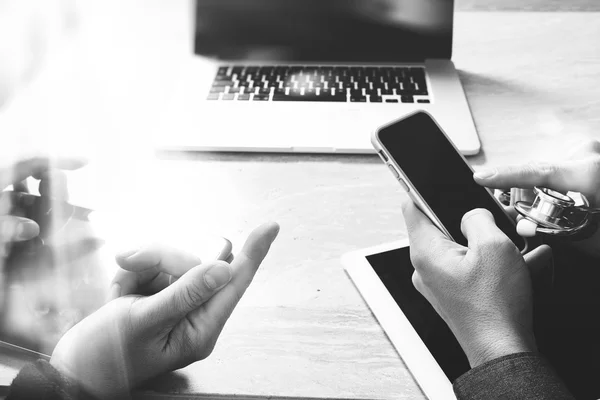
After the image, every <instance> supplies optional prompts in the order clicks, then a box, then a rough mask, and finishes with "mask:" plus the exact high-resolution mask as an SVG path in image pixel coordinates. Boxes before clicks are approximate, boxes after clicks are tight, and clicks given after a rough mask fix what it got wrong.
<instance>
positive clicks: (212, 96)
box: [206, 93, 219, 100]
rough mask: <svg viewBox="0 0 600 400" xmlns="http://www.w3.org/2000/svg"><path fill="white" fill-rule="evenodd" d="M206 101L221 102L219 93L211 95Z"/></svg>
mask: <svg viewBox="0 0 600 400" xmlns="http://www.w3.org/2000/svg"><path fill="white" fill-rule="evenodd" d="M206 100H219V93H211V94H209V95H208V97H207V98H206Z"/></svg>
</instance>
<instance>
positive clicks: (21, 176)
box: [0, 157, 86, 188]
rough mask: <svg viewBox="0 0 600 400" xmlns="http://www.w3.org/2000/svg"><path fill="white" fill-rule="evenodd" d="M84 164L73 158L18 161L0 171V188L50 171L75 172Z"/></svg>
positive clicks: (41, 158)
mask: <svg viewBox="0 0 600 400" xmlns="http://www.w3.org/2000/svg"><path fill="white" fill-rule="evenodd" d="M85 164H86V162H85V161H84V160H82V159H75V158H58V159H50V158H46V157H34V158H30V159H27V160H23V161H19V162H18V163H16V164H15V165H14V166H12V167H10V168H5V169H2V170H0V188H5V187H6V186H8V185H10V184H12V183H13V182H20V181H23V180H25V179H26V178H28V177H30V176H33V177H36V176H39V174H41V173H42V172H44V171H48V170H50V169H62V170H68V171H71V170H75V169H78V168H81V167H83V166H84V165H85Z"/></svg>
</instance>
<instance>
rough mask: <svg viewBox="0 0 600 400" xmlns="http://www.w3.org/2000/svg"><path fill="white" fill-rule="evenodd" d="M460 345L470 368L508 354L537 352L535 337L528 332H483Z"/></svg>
mask: <svg viewBox="0 0 600 400" xmlns="http://www.w3.org/2000/svg"><path fill="white" fill-rule="evenodd" d="M462 347H463V350H464V351H465V354H466V355H467V358H468V359H469V364H470V365H471V368H475V367H477V366H479V365H482V364H485V363H486V362H488V361H492V360H495V359H496V358H499V357H503V356H507V355H510V354H515V353H526V352H537V344H536V342H535V337H534V335H533V333H530V332H494V333H493V334H484V335H480V336H478V337H476V338H474V339H473V340H470V341H469V343H468V344H466V345H464V346H462Z"/></svg>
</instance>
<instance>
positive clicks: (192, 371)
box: [0, 2, 600, 399]
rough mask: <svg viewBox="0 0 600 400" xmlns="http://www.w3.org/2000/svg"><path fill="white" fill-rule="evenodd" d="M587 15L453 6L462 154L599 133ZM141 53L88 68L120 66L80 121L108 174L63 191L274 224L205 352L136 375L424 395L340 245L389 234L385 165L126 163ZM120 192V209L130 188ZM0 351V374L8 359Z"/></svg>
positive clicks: (194, 216) (198, 158)
mask: <svg viewBox="0 0 600 400" xmlns="http://www.w3.org/2000/svg"><path fill="white" fill-rule="evenodd" d="M579 4H583V2H579ZM599 18H600V15H599V14H598V13H593V12H592V13H577V12H572V13H563V12H554V13H536V12H527V13H515V12H502V13H495V12H494V13H486V12H461V13H458V14H457V20H456V28H455V29H456V36H455V45H454V49H455V50H454V57H453V59H454V61H455V64H456V66H457V68H458V69H459V71H460V76H461V80H462V82H463V84H464V87H465V90H466V93H467V96H468V99H469V103H470V105H471V109H472V112H473V115H474V118H475V121H476V125H477V128H478V131H479V134H480V137H481V141H482V144H483V152H482V153H481V154H480V155H478V156H476V157H473V158H471V159H470V161H471V162H472V163H473V165H474V166H475V167H479V166H482V165H499V164H503V163H517V162H525V161H528V160H533V159H543V158H547V157H555V156H557V155H559V154H560V153H561V151H563V149H564V148H565V147H566V146H567V143H569V142H572V143H575V142H577V141H580V140H581V137H580V136H579V134H580V133H587V134H592V135H595V136H596V137H599V134H598V133H596V132H600V89H599V88H598V83H600V47H598V46H597V40H596V39H595V38H598V37H600V24H598V20H599ZM183 30H184V29H183ZM183 30H182V31H183ZM178 46H179V47H177V46H175V47H172V48H171V50H169V51H172V52H175V51H179V50H181V49H182V45H181V44H179V45H178ZM166 47H167V46H166V45H165V48H166ZM147 56H148V57H149V58H144V57H141V58H140V59H137V60H133V59H128V61H131V63H132V64H131V65H130V64H129V63H127V62H123V64H122V65H121V66H123V65H124V67H123V68H125V70H123V69H117V67H116V66H114V65H112V64H111V63H106V64H103V68H104V69H103V71H108V72H109V73H110V72H114V71H117V70H118V71H120V72H121V73H122V74H123V75H124V76H123V77H121V78H118V79H121V81H118V82H117V83H115V81H114V80H111V83H112V85H111V86H110V87H109V89H106V88H103V89H100V87H104V86H105V84H106V82H107V81H106V80H103V79H102V78H99V77H98V76H99V75H94V76H95V77H96V78H97V80H96V81H94V82H92V83H89V82H88V83H87V84H89V85H91V87H94V88H95V90H99V91H100V92H102V90H105V91H106V90H114V89H115V88H117V89H118V91H117V92H118V94H119V95H118V96H114V99H112V101H113V104H115V107H114V109H117V111H114V114H113V115H111V117H112V118H113V121H112V122H107V121H106V120H104V119H98V118H96V121H97V122H98V123H97V124H96V125H95V128H94V129H97V132H100V131H104V132H108V131H110V132H112V133H114V134H115V135H116V136H114V137H112V139H110V140H108V141H106V138H105V141H102V142H100V141H99V142H98V143H99V144H101V146H100V150H98V151H102V149H105V150H106V154H112V155H113V158H112V160H111V163H106V164H105V165H104V166H105V167H106V168H107V170H108V171H110V172H112V175H111V174H109V176H108V177H104V175H103V176H100V175H94V176H93V178H98V182H99V183H98V185H96V186H102V188H103V190H101V189H98V188H97V187H95V185H90V184H87V182H89V178H90V176H89V173H88V175H87V178H86V179H87V181H86V180H83V178H82V177H81V176H79V175H78V176H76V177H75V181H76V182H79V184H80V187H79V188H78V187H74V188H73V190H72V191H73V196H74V201H75V200H76V199H77V197H79V198H81V199H84V198H85V197H86V196H87V197H93V198H95V199H96V198H102V199H105V201H106V203H107V204H112V205H113V206H114V205H115V204H116V203H117V202H115V201H114V200H112V201H111V200H110V199H109V198H106V196H104V197H102V194H101V192H103V191H106V187H107V186H106V185H111V186H110V191H112V193H114V192H115V191H116V190H121V191H122V192H123V193H127V194H130V195H131V196H132V197H134V198H135V199H136V200H137V201H139V200H140V199H143V200H144V202H145V203H146V209H153V210H155V214H154V215H153V220H154V221H161V222H164V223H165V224H167V226H170V227H173V228H177V227H182V226H184V225H185V226H187V227H189V226H190V225H192V226H202V227H204V228H205V229H208V230H210V229H215V230H217V231H218V232H221V233H223V234H225V235H227V236H229V237H231V238H233V239H234V243H235V244H237V246H239V245H240V244H241V240H242V239H241V238H242V237H243V234H245V233H247V232H248V231H249V230H250V229H251V228H252V227H253V226H255V225H257V224H258V223H260V222H262V221H264V220H271V219H272V220H276V221H278V222H280V224H281V226H282V230H281V234H280V237H279V238H278V239H277V241H276V243H275V244H274V246H273V248H272V251H271V253H270V254H269V256H268V258H267V259H266V261H265V262H264V264H263V266H262V267H261V270H260V271H259V273H258V274H257V276H256V278H255V281H254V282H253V284H252V286H251V288H250V289H249V290H248V292H247V293H246V295H245V297H244V299H243V300H242V302H241V303H240V305H239V307H238V308H237V310H236V311H235V312H234V314H233V315H232V317H231V319H230V321H229V323H228V324H227V326H226V328H225V329H224V331H223V333H222V336H221V339H220V341H219V343H218V344H217V346H216V349H215V351H214V353H213V354H212V355H211V356H210V357H209V358H208V359H207V360H205V361H202V362H199V363H196V364H194V365H192V366H189V367H188V368H185V369H183V370H181V371H178V372H176V373H173V374H170V375H167V376H165V377H162V378H160V379H158V380H156V381H155V382H153V384H152V385H151V386H150V387H149V388H148V389H149V390H151V391H154V392H155V393H171V394H174V393H178V394H192V393H193V394H198V396H199V397H201V398H206V397H210V395H211V394H215V395H221V396H223V398H229V397H233V396H234V395H235V398H237V399H244V398H255V397H263V396H264V397H272V396H275V397H286V398H297V397H302V398H306V397H313V398H352V399H355V398H356V399H358V398H361V399H363V398H364V399H367V398H368V399H398V398H403V399H423V398H424V396H423V395H422V393H421V391H420V390H419V388H418V386H417V384H416V383H415V381H414V379H413V378H412V376H411V375H410V373H409V372H408V371H407V369H406V367H405V365H404V364H403V362H402V360H401V359H400V357H399V356H398V355H397V353H396V352H395V351H394V349H393V347H392V346H391V344H390V343H389V342H388V340H387V339H386V336H385V334H384V332H383V331H382V330H381V328H380V327H379V325H378V324H377V322H376V320H375V319H374V317H373V316H372V314H371V313H370V311H369V309H368V307H367V306H366V305H365V303H364V302H363V300H362V298H361V297H360V295H359V294H358V292H357V291H356V289H355V288H354V286H353V285H352V282H351V281H350V280H349V278H348V277H347V276H346V274H345V273H344V270H343V267H342V265H341V263H340V256H341V255H342V254H343V253H345V252H347V251H350V250H354V249H358V248H362V247H366V246H372V245H376V244H380V243H384V242H389V241H393V240H397V239H398V238H399V237H401V236H403V235H404V222H403V219H402V215H401V212H400V210H399V207H398V203H399V200H400V192H399V190H398V187H397V185H396V184H395V181H394V179H393V178H392V176H391V175H390V174H389V172H388V171H387V169H386V168H385V167H384V166H383V165H382V164H381V163H380V161H379V160H378V158H376V157H374V156H322V155H314V156H297V155H252V154H250V155H247V154H246V155H244V154H225V155H206V154H195V153H161V154H158V157H156V158H153V159H151V160H149V161H148V162H147V163H145V164H143V165H144V166H143V167H140V166H135V167H132V166H131V164H132V163H131V162H129V161H128V160H129V157H130V156H131V154H132V153H131V152H132V151H134V150H133V149H134V148H135V149H137V150H139V143H142V142H143V140H142V139H140V134H132V133H131V132H144V131H145V130H146V129H149V128H150V126H151V125H152V123H153V120H152V118H150V117H148V115H153V113H158V112H159V110H160V101H159V100H160V98H161V97H162V96H165V95H166V94H167V93H168V91H169V90H170V89H169V87H170V85H171V83H172V82H171V81H172V79H164V77H165V76H172V73H173V72H172V71H173V70H172V69H171V67H172V64H169V63H168V62H166V63H160V62H159V61H157V65H156V66H155V67H154V68H153V69H152V68H151V69H150V72H146V73H145V74H142V76H139V74H137V75H136V73H133V71H136V72H137V71H141V70H142V69H143V68H142V65H147V61H148V60H149V59H151V57H153V56H151V55H150V52H148V55H147ZM161 77H162V78H161ZM154 78H156V80H155V81H154V82H158V83H157V84H156V86H153V87H152V90H150V89H149V88H148V87H147V86H148V81H149V79H154ZM125 79H126V84H125ZM86 82H87V80H86ZM122 84H123V85H125V86H127V87H128V88H129V89H128V90H123V89H122V86H121V85H122ZM102 93H104V94H106V92H102ZM153 93H154V95H152V94H153ZM157 93H159V95H157ZM85 96H87V95H85ZM85 96H84V97H85ZM142 97H144V99H145V100H144V101H143V102H142V103H140V100H139V99H141V98H142ZM84 103H85V102H84ZM131 104H137V106H135V107H133V108H131ZM84 107H85V106H84ZM127 107H129V108H127ZM119 110H127V112H125V111H123V114H120V112H121V111H119ZM89 112H92V111H89ZM83 114H84V115H86V114H85V110H84V112H83ZM114 118H119V119H118V120H116V119H114ZM115 121H119V124H116V123H115ZM122 121H125V124H124V125H123V124H121V122H122ZM45 123H46V124H48V123H49V124H52V121H50V122H48V121H45ZM54 123H56V122H54ZM45 126H46V127H47V126H48V125H45ZM50 126H52V125H50ZM28 129H32V128H28ZM117 138H119V139H118V140H119V142H115V140H117ZM107 142H109V144H107ZM115 143H119V146H118V147H115ZM136 144H137V147H127V146H129V145H136ZM102 146H104V147H102ZM137 150H136V151H137ZM115 151H116V152H115ZM115 154H116V157H115ZM109 164H110V166H109ZM92 186H94V187H92ZM156 188H158V190H156ZM134 189H135V190H137V192H136V191H135V190H134ZM144 190H145V193H146V194H145V195H142V194H140V193H144ZM148 190H150V191H151V195H150V196H148ZM207 192H209V195H207V194H206V193H207ZM135 193H137V194H135ZM144 196H145V197H144ZM126 197H127V196H126V195H123V196H122V198H123V199H124V202H125V205H123V204H121V205H120V207H122V208H123V209H127V207H128V205H130V204H132V203H129V202H128V200H126ZM199 203H201V204H202V206H199ZM130 211H131V210H130ZM138 216H139V215H138ZM177 221H180V222H177ZM146 223H148V222H146ZM152 224H153V221H150V223H149V228H151V226H152ZM169 224H171V225H169ZM162 226H164V225H162ZM4 365H5V366H4V367H3V369H0V377H2V378H4V379H3V380H6V379H9V377H10V376H11V374H14V372H15V368H17V367H18V363H17V362H13V361H11V362H9V361H6V362H4ZM2 383H5V382H2Z"/></svg>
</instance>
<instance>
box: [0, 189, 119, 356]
mask: <svg viewBox="0 0 600 400" xmlns="http://www.w3.org/2000/svg"><path fill="white" fill-rule="evenodd" d="M1 196H2V197H6V196H10V197H11V201H10V203H11V204H12V207H11V210H10V214H11V215H15V216H22V217H26V218H30V219H33V220H35V221H36V222H37V223H38V224H39V225H40V236H39V237H36V238H35V239H32V240H28V241H26V242H19V243H12V244H9V248H8V252H5V257H4V258H3V259H2V260H0V267H1V271H0V272H1V276H2V279H0V342H4V343H9V344H11V345H16V346H19V347H23V348H26V349H28V350H32V351H35V352H39V353H42V354H46V355H50V354H52V351H53V349H54V347H55V346H56V343H57V342H58V340H59V339H60V338H61V337H62V335H64V333H65V332H66V331H67V330H68V329H69V328H71V327H72V326H73V325H75V324H76V323H77V322H79V321H80V320H81V319H83V318H84V317H86V316H87V315H89V314H91V313H92V312H93V311H95V310H97V309H98V308H99V307H100V306H102V305H103V304H104V301H105V299H106V296H107V292H108V287H109V282H110V279H111V278H112V275H113V273H114V271H115V269H116V264H115V262H114V260H112V257H109V256H108V254H107V253H106V252H105V249H104V241H103V240H101V239H99V238H98V237H97V236H96V235H95V232H94V229H93V226H92V224H91V223H90V221H89V219H88V217H89V216H90V213H91V211H90V210H87V209H84V208H80V207H75V206H72V205H70V204H69V203H66V202H64V201H62V200H58V199H55V198H50V197H44V196H36V195H31V194H26V193H17V192H12V191H6V192H2V193H1ZM5 203H6V202H5Z"/></svg>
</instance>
